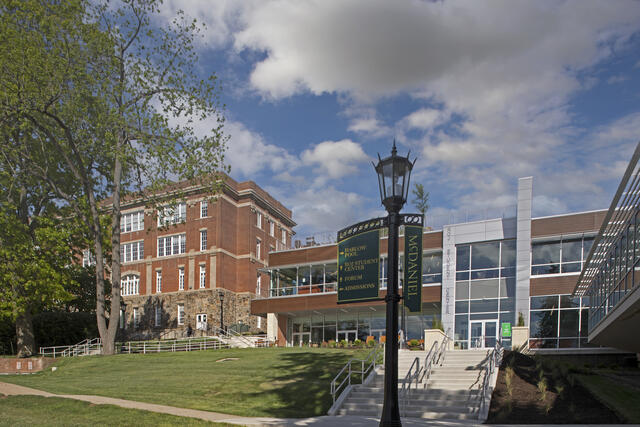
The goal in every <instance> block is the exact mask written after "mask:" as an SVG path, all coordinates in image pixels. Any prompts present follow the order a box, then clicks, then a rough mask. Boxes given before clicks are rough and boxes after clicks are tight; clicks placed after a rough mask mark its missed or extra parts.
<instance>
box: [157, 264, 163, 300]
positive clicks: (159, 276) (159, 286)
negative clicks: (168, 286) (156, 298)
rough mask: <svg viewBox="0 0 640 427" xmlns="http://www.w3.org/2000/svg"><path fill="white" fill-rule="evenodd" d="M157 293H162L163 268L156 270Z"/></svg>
mask: <svg viewBox="0 0 640 427" xmlns="http://www.w3.org/2000/svg"><path fill="white" fill-rule="evenodd" d="M156 293H157V294H159V293H162V270H156Z"/></svg>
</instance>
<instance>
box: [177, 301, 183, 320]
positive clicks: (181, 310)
mask: <svg viewBox="0 0 640 427" xmlns="http://www.w3.org/2000/svg"><path fill="white" fill-rule="evenodd" d="M178 325H184V304H178Z"/></svg>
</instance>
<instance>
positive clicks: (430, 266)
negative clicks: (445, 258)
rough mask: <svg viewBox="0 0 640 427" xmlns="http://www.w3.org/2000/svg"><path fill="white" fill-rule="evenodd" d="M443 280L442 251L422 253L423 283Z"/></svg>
mask: <svg viewBox="0 0 640 427" xmlns="http://www.w3.org/2000/svg"><path fill="white" fill-rule="evenodd" d="M441 282H442V252H434V253H429V254H423V255H422V285H428V284H432V283H433V284H435V283H441Z"/></svg>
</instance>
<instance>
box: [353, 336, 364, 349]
mask: <svg viewBox="0 0 640 427" xmlns="http://www.w3.org/2000/svg"><path fill="white" fill-rule="evenodd" d="M353 346H354V347H358V348H360V347H362V341H361V340H359V339H358V338H356V339H355V340H354V341H353Z"/></svg>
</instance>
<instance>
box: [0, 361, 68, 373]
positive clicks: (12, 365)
mask: <svg viewBox="0 0 640 427" xmlns="http://www.w3.org/2000/svg"><path fill="white" fill-rule="evenodd" d="M55 361H56V359H53V358H49V357H29V358H17V357H0V373H2V374H28V373H32V372H39V371H42V370H43V369H45V368H46V367H47V366H49V365H51V364H52V363H54V362H55Z"/></svg>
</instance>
